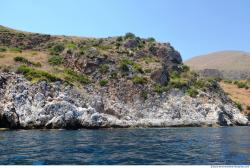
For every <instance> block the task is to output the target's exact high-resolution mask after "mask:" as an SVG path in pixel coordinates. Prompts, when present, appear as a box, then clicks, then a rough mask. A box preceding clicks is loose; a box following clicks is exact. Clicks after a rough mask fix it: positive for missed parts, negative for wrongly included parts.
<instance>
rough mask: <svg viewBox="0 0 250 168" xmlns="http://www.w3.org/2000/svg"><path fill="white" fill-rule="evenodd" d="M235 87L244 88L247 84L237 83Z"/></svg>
mask: <svg viewBox="0 0 250 168" xmlns="http://www.w3.org/2000/svg"><path fill="white" fill-rule="evenodd" d="M237 86H238V88H245V87H246V86H247V84H246V83H244V82H238V83H237Z"/></svg>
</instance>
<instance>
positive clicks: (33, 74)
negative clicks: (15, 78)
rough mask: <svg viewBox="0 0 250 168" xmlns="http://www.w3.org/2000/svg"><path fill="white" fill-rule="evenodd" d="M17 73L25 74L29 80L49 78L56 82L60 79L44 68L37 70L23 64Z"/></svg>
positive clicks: (48, 79)
mask: <svg viewBox="0 0 250 168" xmlns="http://www.w3.org/2000/svg"><path fill="white" fill-rule="evenodd" d="M17 73H20V74H23V75H24V76H25V77H26V78H27V79H28V80H36V81H39V80H47V81H49V82H55V81H58V80H60V79H59V78H57V77H56V76H54V75H52V74H50V73H48V72H46V71H42V70H37V69H34V68H31V67H28V66H26V65H21V66H19V67H18V68H17Z"/></svg>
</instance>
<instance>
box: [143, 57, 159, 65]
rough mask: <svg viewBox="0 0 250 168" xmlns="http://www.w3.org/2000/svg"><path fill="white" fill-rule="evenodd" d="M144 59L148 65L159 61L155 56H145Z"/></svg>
mask: <svg viewBox="0 0 250 168" xmlns="http://www.w3.org/2000/svg"><path fill="white" fill-rule="evenodd" d="M142 59H143V60H144V61H145V62H146V63H147V64H148V63H151V62H156V61H157V58H156V57H154V56H151V55H147V56H144V57H143V58H142Z"/></svg>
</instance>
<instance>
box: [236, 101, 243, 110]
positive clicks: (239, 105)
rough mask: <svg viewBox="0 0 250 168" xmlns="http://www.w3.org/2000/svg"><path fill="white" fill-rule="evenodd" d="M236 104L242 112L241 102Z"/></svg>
mask: <svg viewBox="0 0 250 168" xmlns="http://www.w3.org/2000/svg"><path fill="white" fill-rule="evenodd" d="M235 104H236V106H237V108H238V109H239V110H240V111H242V110H243V109H242V105H241V103H240V102H236V103H235Z"/></svg>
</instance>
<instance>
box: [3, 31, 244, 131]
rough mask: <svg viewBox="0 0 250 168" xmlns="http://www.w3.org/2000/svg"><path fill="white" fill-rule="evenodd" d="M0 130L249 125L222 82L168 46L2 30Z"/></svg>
mask: <svg viewBox="0 0 250 168" xmlns="http://www.w3.org/2000/svg"><path fill="white" fill-rule="evenodd" d="M0 45H1V48H0V51H1V53H0V54H1V55H0V56H1V57H0V62H1V66H2V65H3V64H4V65H3V66H2V72H1V73H0V127H8V128H71V129H76V128H99V127H166V126H218V125H221V126H227V125H246V124H247V122H248V120H247V118H246V117H245V116H244V115H242V114H241V113H240V111H239V110H238V108H237V107H236V106H235V104H234V103H233V102H232V101H231V100H230V99H229V98H228V97H227V95H226V94H224V92H223V90H222V89H221V88H220V87H219V85H218V84H217V82H216V81H212V80H208V79H204V78H201V77H200V76H199V75H197V74H196V73H194V72H192V71H190V70H189V68H188V67H187V66H185V65H183V63H182V59H181V56H180V54H179V53H178V52H177V51H176V50H175V49H174V48H173V47H172V46H171V45H170V44H169V43H163V44H162V43H157V42H156V41H155V40H154V39H153V38H148V39H143V38H139V37H136V36H135V35H134V34H132V33H127V34H126V35H125V36H120V37H112V38H102V39H94V38H78V37H64V36H49V35H40V34H33V33H26V32H20V31H15V30H11V29H7V28H5V27H0Z"/></svg>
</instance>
